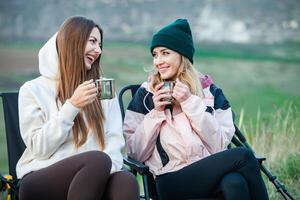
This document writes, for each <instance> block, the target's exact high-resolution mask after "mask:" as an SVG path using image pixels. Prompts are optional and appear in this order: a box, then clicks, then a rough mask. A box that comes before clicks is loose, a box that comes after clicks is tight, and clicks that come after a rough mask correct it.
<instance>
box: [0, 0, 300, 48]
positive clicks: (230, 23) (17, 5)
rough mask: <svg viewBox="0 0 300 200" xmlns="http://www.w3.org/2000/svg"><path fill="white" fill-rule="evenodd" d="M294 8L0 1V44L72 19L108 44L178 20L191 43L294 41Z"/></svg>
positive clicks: (214, 1) (218, 0)
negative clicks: (96, 26)
mask: <svg viewBox="0 0 300 200" xmlns="http://www.w3.org/2000/svg"><path fill="white" fill-rule="evenodd" d="M299 8H300V1H299V0H247V1H244V0H226V1H222V0H165V1H161V0H88V1H86V0H73V1H69V0H26V1H24V0H10V1H0V27H1V29H0V42H10V41H15V40H17V41H24V40H26V41H43V40H46V39H47V38H49V36H50V35H51V34H53V33H54V32H55V31H56V30H57V29H58V26H59V25H60V24H61V23H62V22H63V21H64V20H65V19H66V18H67V17H69V16H72V15H84V16H87V17H89V18H92V19H94V20H95V21H96V22H97V23H100V24H101V25H102V27H103V28H104V31H105V38H106V39H110V40H127V41H128V40H130V41H148V39H149V38H150V37H151V35H152V33H153V32H154V30H157V29H158V27H161V26H162V25H165V24H167V23H170V22H172V21H173V20H174V19H176V18H180V17H182V18H187V19H189V21H190V23H191V26H192V27H193V28H192V29H193V32H194V37H195V40H196V41H209V42H224V41H226V42H235V43H267V44H273V43H282V42H286V41H290V42H295V41H297V42H299V40H300V9H299Z"/></svg>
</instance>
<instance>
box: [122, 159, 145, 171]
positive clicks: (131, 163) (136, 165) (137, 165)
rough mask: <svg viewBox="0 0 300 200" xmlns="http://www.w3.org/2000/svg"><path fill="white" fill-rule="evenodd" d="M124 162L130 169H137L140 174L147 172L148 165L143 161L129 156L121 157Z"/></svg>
mask: <svg viewBox="0 0 300 200" xmlns="http://www.w3.org/2000/svg"><path fill="white" fill-rule="evenodd" d="M123 161H124V164H126V165H128V166H129V167H130V168H131V169H133V170H135V171H137V172H138V173H139V174H141V175H145V174H147V173H149V167H148V166H146V165H144V164H143V163H141V162H139V161H136V160H134V159H132V158H130V157H125V158H123Z"/></svg>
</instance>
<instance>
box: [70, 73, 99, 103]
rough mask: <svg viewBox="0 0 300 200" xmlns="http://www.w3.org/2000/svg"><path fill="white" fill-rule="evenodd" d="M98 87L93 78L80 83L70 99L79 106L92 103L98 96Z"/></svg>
mask: <svg viewBox="0 0 300 200" xmlns="http://www.w3.org/2000/svg"><path fill="white" fill-rule="evenodd" d="M96 97H97V87H96V85H95V83H94V81H93V79H91V80H89V81H85V82H83V83H82V84H80V85H79V86H78V87H77V88H76V89H75V91H74V93H73V95H72V97H71V98H70V99H69V101H70V102H71V103H72V105H73V106H75V107H77V108H83V107H85V106H86V105H88V104H91V103H92V102H93V101H95V100H96V99H97V98H96Z"/></svg>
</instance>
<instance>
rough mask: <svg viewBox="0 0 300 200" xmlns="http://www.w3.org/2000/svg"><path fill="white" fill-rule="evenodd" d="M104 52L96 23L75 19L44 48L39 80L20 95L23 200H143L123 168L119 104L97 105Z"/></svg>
mask: <svg viewBox="0 0 300 200" xmlns="http://www.w3.org/2000/svg"><path fill="white" fill-rule="evenodd" d="M102 48H103V32H102V29H101V28H100V27H99V25H97V24H95V23H94V22H93V21H92V20H89V19H87V18H84V17H71V18H69V19H68V20H66V21H65V22H64V23H63V24H62V26H61V27H60V29H59V31H58V33H56V34H55V35H54V36H53V37H52V38H50V39H49V41H48V42H47V43H46V44H45V45H44V46H43V47H42V49H41V50H40V52H39V71H40V73H41V76H39V77H38V78H36V79H34V80H31V81H28V82H26V83H25V84H24V85H23V86H22V87H21V89H20V93H19V117H20V130H21V135H22V138H23V140H24V142H25V144H26V149H25V151H24V153H23V155H22V157H21V158H20V160H19V162H18V164H17V168H16V171H17V176H18V178H20V179H21V184H20V190H19V195H20V199H21V200H27V199H30V200H34V199H44V200H47V199H56V200H58V199H72V200H77V199H78V200H79V199H82V200H88V199H91V200H95V199H115V200H118V199H127V200H132V199H138V198H139V197H138V196H139V189H138V185H137V182H136V180H135V178H134V176H133V175H131V174H130V173H128V172H125V171H122V170H121V167H122V164H123V156H122V149H123V147H124V138H123V135H122V119H121V113H120V108H119V104H118V100H117V98H113V99H111V100H99V98H98V97H97V92H98V91H97V90H98V89H97V88H96V86H95V82H94V81H93V80H95V79H98V78H99V77H100V76H101V75H102V73H101V70H100V69H101V68H100V57H101V53H102Z"/></svg>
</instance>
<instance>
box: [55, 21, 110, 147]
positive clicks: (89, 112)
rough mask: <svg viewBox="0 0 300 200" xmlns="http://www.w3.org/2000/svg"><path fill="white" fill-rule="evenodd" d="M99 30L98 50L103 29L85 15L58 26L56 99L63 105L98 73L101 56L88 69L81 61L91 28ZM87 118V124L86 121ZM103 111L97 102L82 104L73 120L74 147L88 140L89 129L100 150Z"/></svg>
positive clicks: (102, 134) (102, 133)
mask: <svg viewBox="0 0 300 200" xmlns="http://www.w3.org/2000/svg"><path fill="white" fill-rule="evenodd" d="M94 27H96V28H98V29H99V32H100V35H101V49H102V45H103V31H102V29H101V28H100V27H99V26H98V25H97V24H95V23H94V22H93V21H92V20H89V19H86V18H84V17H71V18H69V19H67V20H66V21H65V22H64V23H63V24H62V26H61V27H60V29H59V31H58V34H57V39H56V45H57V52H58V58H59V80H58V93H57V102H58V100H59V102H60V103H62V104H64V103H65V101H66V100H67V99H69V98H71V97H72V95H73V93H74V91H75V89H76V88H77V87H78V86H79V85H80V84H81V83H83V82H84V81H87V80H90V79H94V80H95V79H97V78H99V76H100V75H101V73H102V72H101V71H100V70H101V69H100V56H99V58H97V60H95V62H94V63H93V64H92V68H91V69H90V70H89V71H87V70H86V67H85V63H84V50H85V46H86V44H87V41H88V38H89V36H90V33H91V31H92V29H93V28H94ZM85 120H86V121H87V125H88V126H87V125H86V123H85ZM104 120H105V119H104V113H103V110H102V106H101V103H100V101H94V102H93V103H91V104H89V105H87V106H85V107H84V108H83V110H82V112H80V113H79V114H78V115H77V116H76V117H75V120H74V125H73V127H72V132H73V137H74V143H75V146H76V147H77V148H78V147H80V146H81V145H83V144H84V143H85V142H86V140H87V135H88V130H89V128H91V129H92V131H93V133H94V134H95V135H96V137H97V139H98V143H99V147H100V149H104V127H103V121H104Z"/></svg>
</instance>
